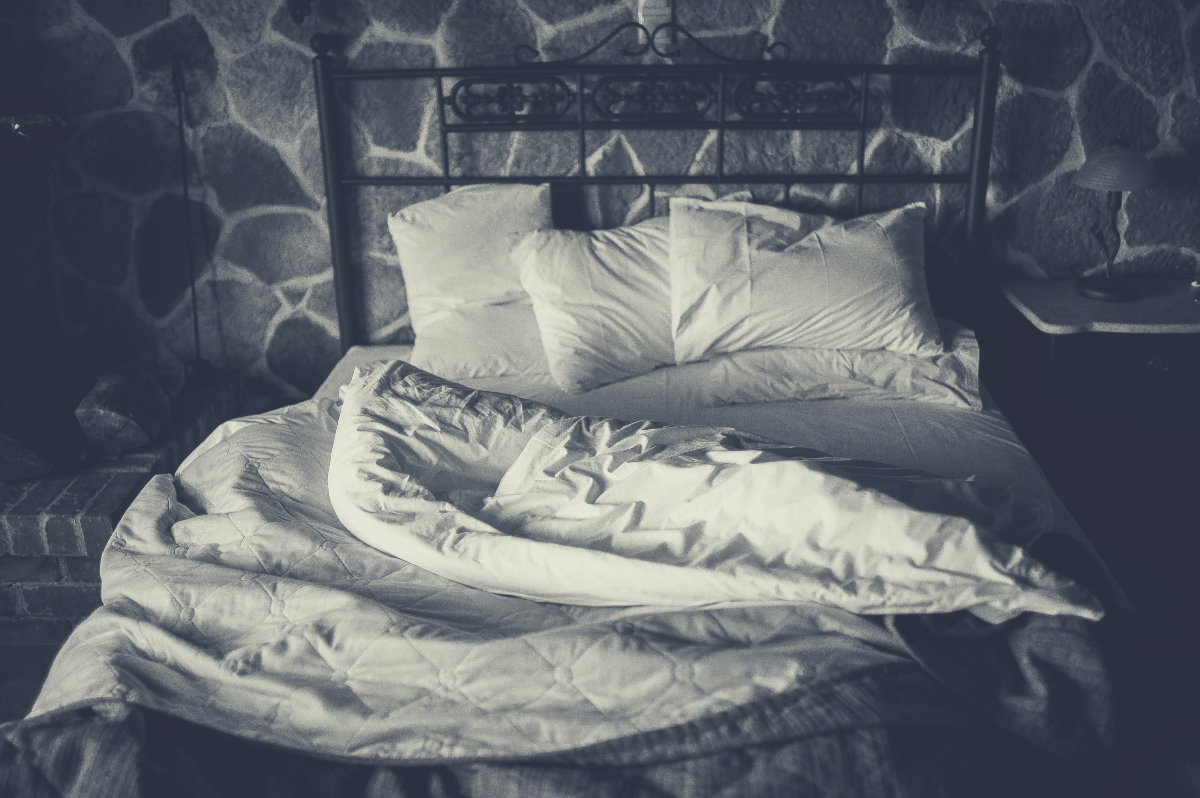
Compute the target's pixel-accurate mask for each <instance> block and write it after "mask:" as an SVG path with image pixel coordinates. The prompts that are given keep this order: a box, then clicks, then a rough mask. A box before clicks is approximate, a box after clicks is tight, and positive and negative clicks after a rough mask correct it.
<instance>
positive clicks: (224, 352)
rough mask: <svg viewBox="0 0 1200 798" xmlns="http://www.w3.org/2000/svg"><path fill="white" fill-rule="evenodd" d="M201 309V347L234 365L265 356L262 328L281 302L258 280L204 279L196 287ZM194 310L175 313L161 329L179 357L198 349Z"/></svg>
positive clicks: (185, 357) (188, 354) (203, 352)
mask: <svg viewBox="0 0 1200 798" xmlns="http://www.w3.org/2000/svg"><path fill="white" fill-rule="evenodd" d="M196 301H197V305H198V308H199V312H200V351H201V353H202V354H203V355H204V356H205V357H207V358H213V359H219V360H220V361H222V362H224V363H227V364H229V365H231V366H240V365H244V364H248V363H253V362H254V361H255V360H258V358H259V357H261V356H262V347H263V340H262V333H263V329H265V328H266V327H268V326H269V325H270V321H271V319H273V318H274V317H275V314H276V313H278V312H279V309H280V307H282V303H280V301H279V298H278V297H276V296H275V292H274V291H272V290H271V289H270V288H269V287H268V286H265V285H263V284H262V283H261V282H259V281H258V280H255V279H253V278H249V279H248V280H247V281H246V282H242V281H240V280H211V281H209V280H205V281H204V282H202V283H200V284H199V287H198V290H197V291H196ZM194 332H195V330H194V328H193V325H192V315H191V313H190V312H189V313H180V314H178V315H176V316H173V317H172V318H171V320H170V321H169V322H168V323H167V325H166V326H165V327H164V328H163V329H162V331H161V335H162V338H163V340H164V341H165V342H166V345H167V346H168V347H169V348H170V350H171V351H172V352H174V353H175V354H176V355H177V356H178V357H180V358H183V359H187V358H191V357H192V356H193V354H194V353H195V342H194V339H193V335H194Z"/></svg>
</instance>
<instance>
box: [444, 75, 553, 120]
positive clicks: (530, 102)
mask: <svg viewBox="0 0 1200 798" xmlns="http://www.w3.org/2000/svg"><path fill="white" fill-rule="evenodd" d="M574 103H575V92H574V91H573V90H572V89H571V87H570V86H568V85H567V83H566V81H564V80H562V79H561V78H557V77H554V76H553V75H549V76H545V77H542V76H538V77H536V78H530V79H528V80H496V79H494V78H491V79H490V78H486V77H478V78H464V79H463V80H460V81H458V82H457V83H455V84H454V86H453V88H451V89H450V93H449V95H448V96H447V97H446V104H447V105H448V106H449V107H450V109H451V110H452V111H453V112H454V114H455V115H456V116H458V118H459V119H462V120H464V121H468V122H525V123H535V122H550V121H555V120H558V119H561V118H562V117H563V116H564V115H565V114H566V113H567V111H568V110H570V108H571V106H572V105H574Z"/></svg>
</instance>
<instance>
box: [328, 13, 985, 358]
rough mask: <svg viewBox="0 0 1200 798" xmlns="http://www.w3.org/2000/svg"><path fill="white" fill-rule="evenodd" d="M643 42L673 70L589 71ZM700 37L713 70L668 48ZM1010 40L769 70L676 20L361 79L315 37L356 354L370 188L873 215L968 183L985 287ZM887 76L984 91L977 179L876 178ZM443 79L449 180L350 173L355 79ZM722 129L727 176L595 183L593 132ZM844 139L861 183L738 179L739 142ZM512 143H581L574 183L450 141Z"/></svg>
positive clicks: (777, 48) (970, 254) (828, 177)
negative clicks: (561, 189)
mask: <svg viewBox="0 0 1200 798" xmlns="http://www.w3.org/2000/svg"><path fill="white" fill-rule="evenodd" d="M631 31H632V32H636V33H637V35H638V42H637V44H636V45H634V46H632V47H626V48H624V49H623V50H622V51H621V52H622V53H623V54H624V55H626V56H630V57H639V56H644V55H646V54H647V53H653V54H654V55H655V56H658V57H659V58H660V59H667V62H665V63H654V64H640V63H639V64H630V65H612V64H587V63H585V61H586V60H587V59H588V58H589V57H590V56H592V55H594V54H596V53H597V52H598V51H599V50H601V49H602V48H603V47H605V46H606V45H608V44H609V43H610V42H611V41H613V40H614V39H615V38H616V37H618V36H620V35H622V34H627V33H628V32H631ZM681 38H682V39H686V40H687V42H688V43H690V45H691V46H693V47H695V48H698V51H699V52H700V53H701V54H702V55H703V56H704V57H705V58H706V59H707V60H706V62H705V63H671V62H670V61H669V59H671V58H672V57H675V56H678V55H680V51H678V50H676V49H670V48H671V47H673V46H674V44H669V45H666V47H667V48H668V49H664V44H663V40H664V39H669V40H670V41H671V42H673V43H676V44H677V43H678V42H679V41H680V39H681ZM1000 38H1001V37H1000V31H999V29H997V28H994V27H990V28H987V29H986V30H984V31H983V33H982V35H981V37H980V39H981V42H982V44H983V47H982V49H981V50H980V53H979V57H978V60H977V62H976V63H974V64H932V65H917V64H906V65H901V64H818V63H811V62H804V61H793V60H791V58H790V48H789V47H788V45H786V44H785V43H783V42H776V43H773V44H770V45H769V46H767V47H766V48H764V52H763V59H762V60H750V59H736V58H729V57H727V56H724V55H721V54H720V53H716V52H714V51H712V50H711V49H709V48H708V47H706V46H705V45H704V44H702V43H701V42H699V41H698V40H697V39H696V38H695V37H694V36H692V34H691V33H689V32H688V31H687V30H686V29H685V28H683V27H682V26H680V25H678V24H677V23H675V22H673V21H672V22H666V23H663V24H661V25H658V26H657V27H656V28H655V29H654V30H653V31H651V30H648V29H647V28H646V27H645V26H643V25H641V24H639V23H636V22H627V23H624V24H622V25H619V26H617V27H616V28H615V29H614V30H613V31H612V32H610V33H609V34H608V35H607V36H606V37H604V38H603V39H602V40H601V41H600V42H598V43H597V44H596V45H595V46H594V47H592V48H590V49H589V50H587V51H586V52H584V53H581V54H579V55H577V56H574V57H572V58H566V59H562V60H558V61H540V60H538V59H539V58H540V55H539V54H538V53H537V51H535V50H533V49H532V48H530V47H528V46H526V45H519V46H518V47H517V48H516V50H515V53H514V62H515V63H514V65H512V66H495V67H442V68H421V69H372V70H354V69H348V68H343V67H339V66H336V65H335V59H334V56H333V54H332V51H333V49H334V46H335V42H336V40H335V38H334V37H333V36H330V35H327V34H320V33H318V34H316V35H314V36H313V37H312V40H311V43H310V44H311V46H312V49H313V50H314V52H316V53H317V55H316V57H315V58H314V59H313V75H314V80H315V83H316V94H317V114H318V120H319V124H320V135H321V155H322V160H323V164H324V178H325V193H326V211H327V213H328V216H329V233H330V249H331V255H332V260H333V271H334V288H335V291H336V297H337V308H338V328H339V333H340V338H341V346H342V351H343V352H345V351H346V350H348V349H349V348H350V347H351V346H354V345H355V344H361V343H366V337H365V335H364V330H363V325H362V323H361V315H362V314H361V311H360V308H361V301H360V299H361V298H360V297H359V295H358V286H359V283H360V281H359V279H358V275H357V273H356V271H355V269H354V266H353V264H352V260H351V249H350V230H349V227H348V220H347V206H346V203H345V192H346V191H347V189H350V188H352V187H357V186H442V187H443V190H445V191H449V190H450V189H451V187H453V186H460V185H467V184H476V183H550V184H551V185H555V184H559V185H578V186H588V185H648V186H649V187H650V192H651V194H650V196H651V202H653V191H654V186H655V185H656V184H676V185H679V184H695V183H706V184H714V183H739V184H773V185H783V186H784V196H785V198H786V197H787V196H789V193H790V188H791V186H792V185H796V184H849V185H854V186H856V187H857V195H856V199H855V212H856V213H859V212H861V209H862V201H863V187H864V186H866V185H870V184H884V185H886V184H901V183H902V184H965V185H966V186H967V195H966V214H965V228H966V231H965V232H966V249H965V252H966V259H967V260H968V262H969V263H970V268H971V269H972V270H973V273H974V276H976V277H982V275H983V274H984V271H985V269H986V264H987V240H986V239H987V231H986V223H987V219H986V198H987V197H986V195H987V185H988V166H989V162H990V160H991V151H992V128H993V123H994V120H995V108H996V88H997V84H998V78H999V69H1000V51H999V44H1000ZM876 76H909V77H929V78H954V77H974V78H976V80H977V84H978V85H977V94H976V104H975V114H974V122H973V129H972V137H971V156H970V162H969V164H970V165H969V169H968V171H966V172H942V173H934V174H928V173H914V174H867V173H866V172H865V160H866V148H867V133H868V131H869V130H871V129H873V128H875V127H877V126H878V122H877V121H876V120H874V119H872V117H871V116H870V115H869V113H868V107H869V106H870V88H871V80H872V78H873V77H876ZM388 80H430V81H432V82H433V85H434V88H435V91H436V99H437V124H438V135H439V137H440V144H441V154H440V157H441V175H432V176H431V175H412V176H371V175H358V174H348V173H347V171H346V168H345V161H344V153H345V152H346V151H345V149H343V141H342V138H343V135H342V133H343V131H342V126H341V125H342V120H341V119H340V117H339V108H338V106H339V101H338V98H337V94H336V91H337V84H338V83H345V82H351V81H388ZM615 130H689V131H694V130H707V131H713V130H715V131H716V148H717V154H716V165H715V173H710V174H654V175H636V174H632V175H594V174H588V169H587V163H586V159H587V154H588V153H587V134H588V132H589V131H615ZM743 130H747V131H767V130H784V131H793V130H841V131H857V132H858V150H857V163H856V170H855V172H853V173H850V174H831V173H813V174H798V173H787V174H728V173H726V171H725V138H726V133H727V132H729V131H743ZM508 131H574V132H575V133H576V135H577V137H578V147H577V158H578V164H577V166H576V171H575V173H574V174H569V175H563V174H557V175H536V174H535V175H521V176H510V175H461V174H454V173H453V170H452V169H451V164H450V146H449V145H450V136H451V135H459V134H471V133H481V132H484V133H494V132H508Z"/></svg>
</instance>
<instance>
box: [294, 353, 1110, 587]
mask: <svg viewBox="0 0 1200 798" xmlns="http://www.w3.org/2000/svg"><path fill="white" fill-rule="evenodd" d="M411 353H412V347H411V345H388V346H356V347H353V348H351V349H350V351H349V352H347V353H346V355H345V356H344V357H343V358H342V359H341V360H340V361H339V362H338V364H337V365H336V366H335V367H334V369H333V370H332V371H331V372H330V374H329V376H328V377H327V378H326V380H325V382H324V383H323V384H322V386H321V388H320V389H319V390H318V391H317V394H316V396H317V397H318V398H321V397H326V398H329V399H337V397H338V391H339V389H340V388H341V386H343V385H345V384H346V383H347V382H349V380H350V377H351V375H352V374H353V373H354V368H355V366H357V365H359V364H362V363H369V362H372V361H376V360H408V359H409V356H410V355H411ZM703 380H704V375H703V372H701V371H698V370H696V369H689V370H683V369H676V368H673V367H665V368H661V369H658V370H656V371H652V372H650V373H648V374H644V375H641V376H639V377H634V378H632V379H628V380H623V381H621V382H617V383H613V384H610V385H605V386H603V387H600V388H597V389H595V390H592V391H589V392H587V393H583V394H568V393H565V392H563V391H561V390H559V388H558V387H557V386H556V385H555V383H554V381H553V379H552V378H551V377H550V375H549V374H533V375H519V376H506V377H483V378H473V379H465V380H458V382H460V383H461V384H463V385H466V386H468V387H471V388H476V389H480V390H488V391H498V392H501V393H508V394H513V395H515V396H520V397H521V398H523V399H532V400H535V401H538V402H543V403H545V404H548V405H552V406H554V407H557V408H559V409H561V410H563V411H565V412H567V413H570V414H572V415H595V416H609V417H614V418H623V419H629V420H641V419H648V420H653V421H661V422H664V423H668V424H702V425H713V426H729V427H734V428H736V429H739V430H742V431H744V432H752V433H756V434H758V435H762V436H764V437H767V438H771V439H773V440H777V441H782V442H785V443H790V444H793V445H795V446H804V447H809V448H813V449H819V450H821V451H823V452H827V453H828V454H831V455H835V456H838V457H856V458H862V459H866V460H874V461H877V462H881V463H888V464H891V465H895V466H902V467H907V468H918V469H921V470H923V471H928V472H931V473H934V474H939V475H941V476H946V477H954V478H963V477H970V476H974V477H976V478H977V479H978V480H980V481H982V482H986V483H988V484H992V485H1008V486H1012V487H1015V488H1020V489H1023V490H1028V491H1031V492H1033V493H1035V494H1038V495H1040V496H1042V497H1044V498H1045V499H1046V500H1047V501H1048V502H1049V503H1050V506H1051V508H1052V510H1053V512H1054V531H1056V532H1060V533H1062V534H1065V535H1069V536H1070V537H1072V538H1074V539H1076V540H1078V541H1079V542H1080V543H1082V544H1083V545H1084V547H1085V548H1087V549H1088V550H1089V551H1090V552H1092V554H1093V555H1094V556H1095V557H1096V559H1097V560H1098V561H1100V562H1101V564H1102V565H1103V561H1102V560H1100V556H1099V554H1098V553H1097V552H1096V550H1095V548H1094V547H1093V546H1092V544H1091V542H1090V541H1089V540H1088V539H1087V536H1086V535H1085V534H1084V533H1083V530H1082V529H1080V527H1079V524H1078V523H1077V522H1076V521H1075V519H1074V518H1073V517H1072V516H1071V513H1070V511H1069V510H1067V508H1066V506H1065V505H1064V504H1063V503H1062V500H1061V499H1060V498H1059V497H1058V495H1057V494H1056V493H1055V492H1054V489H1053V488H1052V487H1051V486H1050V483H1049V481H1048V480H1047V479H1046V475H1045V473H1044V472H1043V471H1042V469H1041V467H1040V466H1039V465H1038V464H1037V461H1036V460H1034V459H1033V456H1032V455H1031V454H1030V453H1029V451H1028V450H1027V449H1026V448H1025V446H1024V445H1023V444H1022V443H1021V441H1020V439H1019V438H1018V437H1017V434H1016V431H1015V430H1014V429H1013V428H1012V425H1011V424H1009V422H1008V419H1006V418H1005V417H1004V414H1003V413H1001V412H1000V410H999V408H998V407H997V406H996V404H995V402H994V401H992V399H991V397H990V396H988V395H987V393H986V392H984V397H983V399H984V407H983V410H982V411H979V410H970V409H965V408H954V407H947V406H944V405H935V404H930V403H926V402H916V401H903V400H886V401H863V400H841V399H822V400H817V401H797V402H772V403H769V404H747V405H729V406H726V407H703V406H698V404H697V403H696V401H695V398H694V397H695V396H696V394H697V393H698V391H699V388H700V386H701V385H702V384H703ZM1105 571H1106V572H1108V569H1107V567H1105ZM1109 581H1110V582H1111V583H1112V585H1113V587H1114V588H1115V590H1116V593H1117V596H1118V599H1119V600H1120V601H1121V602H1122V603H1123V604H1125V605H1126V606H1132V604H1131V602H1129V599H1128V597H1127V596H1126V594H1125V593H1124V591H1123V590H1121V588H1120V586H1119V585H1118V584H1117V583H1116V581H1115V580H1114V579H1113V578H1112V575H1111V573H1109Z"/></svg>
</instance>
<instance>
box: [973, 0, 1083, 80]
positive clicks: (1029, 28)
mask: <svg viewBox="0 0 1200 798" xmlns="http://www.w3.org/2000/svg"><path fill="white" fill-rule="evenodd" d="M995 13H996V25H997V26H998V27H999V28H1000V31H1001V32H1002V33H1003V34H1004V43H1003V45H1002V46H1001V48H1000V61H1001V63H1002V64H1004V66H1005V68H1006V69H1007V70H1008V74H1009V76H1010V77H1012V78H1015V79H1016V80H1019V81H1021V83H1023V84H1025V85H1026V86H1033V87H1036V88H1040V89H1052V90H1055V91H1061V90H1062V89H1065V88H1067V87H1068V86H1070V85H1071V84H1072V83H1074V82H1075V79H1076V78H1077V77H1079V73H1080V72H1081V71H1082V70H1083V68H1084V66H1086V65H1087V62H1088V59H1089V58H1090V57H1091V55H1092V39H1091V36H1090V35H1088V31H1087V26H1086V25H1085V23H1084V21H1083V15H1082V14H1080V13H1079V8H1078V7H1077V6H1075V5H1069V4H1061V5H1060V4H1054V5H1038V4H1031V3H1012V2H1003V3H1000V5H998V6H997V7H996V12H995Z"/></svg>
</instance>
